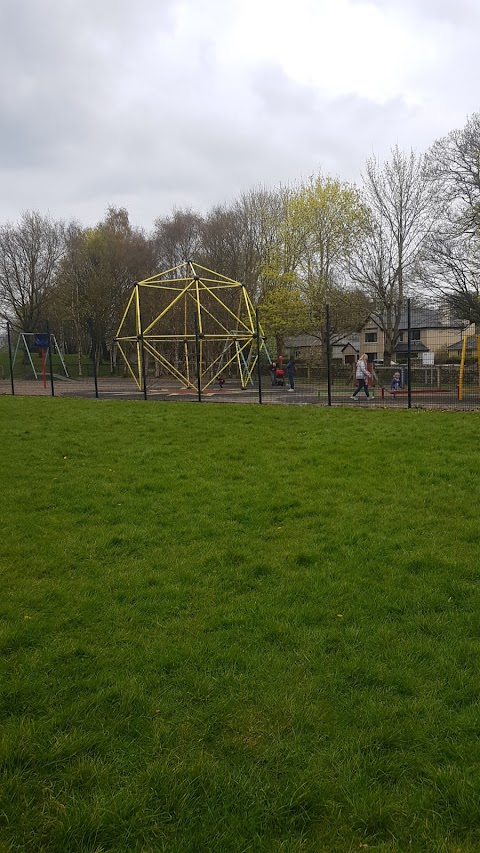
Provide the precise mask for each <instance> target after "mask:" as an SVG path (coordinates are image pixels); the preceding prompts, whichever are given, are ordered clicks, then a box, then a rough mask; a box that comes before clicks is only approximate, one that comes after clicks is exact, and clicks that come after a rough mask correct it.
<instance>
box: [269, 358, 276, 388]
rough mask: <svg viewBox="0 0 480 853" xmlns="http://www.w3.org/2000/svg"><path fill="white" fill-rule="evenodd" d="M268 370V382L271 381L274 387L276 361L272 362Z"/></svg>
mask: <svg viewBox="0 0 480 853" xmlns="http://www.w3.org/2000/svg"><path fill="white" fill-rule="evenodd" d="M269 370H270V380H271V383H272V386H273V385H276V384H277V362H276V361H272V363H271V365H270V367H269Z"/></svg>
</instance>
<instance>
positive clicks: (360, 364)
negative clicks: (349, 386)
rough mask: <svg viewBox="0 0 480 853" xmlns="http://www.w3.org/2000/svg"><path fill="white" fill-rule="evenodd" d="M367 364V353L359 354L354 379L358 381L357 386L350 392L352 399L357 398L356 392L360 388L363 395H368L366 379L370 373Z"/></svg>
mask: <svg viewBox="0 0 480 853" xmlns="http://www.w3.org/2000/svg"><path fill="white" fill-rule="evenodd" d="M367 364H368V355H367V353H364V354H363V355H361V356H360V358H359V359H358V361H357V368H356V370H355V379H356V380H357V382H358V386H357V388H355V391H354V392H353V394H352V400H356V399H357V394H358V392H359V391H361V390H362V388H363V390H364V391H365V395H366V397H367V399H368V398H369V397H370V395H369V393H368V380H369V379H370V378H371V376H372V374H371V373H370V371H369V370H368V368H367Z"/></svg>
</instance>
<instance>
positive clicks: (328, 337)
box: [325, 305, 332, 406]
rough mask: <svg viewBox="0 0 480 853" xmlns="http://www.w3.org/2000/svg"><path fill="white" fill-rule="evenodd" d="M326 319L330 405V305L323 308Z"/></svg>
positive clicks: (329, 395) (330, 397)
mask: <svg viewBox="0 0 480 853" xmlns="http://www.w3.org/2000/svg"><path fill="white" fill-rule="evenodd" d="M325 319H326V334H325V338H326V341H325V343H326V346H327V398H328V405H329V406H331V405H332V359H331V352H330V305H326V306H325Z"/></svg>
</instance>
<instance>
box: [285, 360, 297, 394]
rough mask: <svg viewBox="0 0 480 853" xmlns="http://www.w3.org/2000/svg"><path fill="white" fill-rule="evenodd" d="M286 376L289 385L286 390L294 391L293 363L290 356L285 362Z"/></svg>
mask: <svg viewBox="0 0 480 853" xmlns="http://www.w3.org/2000/svg"><path fill="white" fill-rule="evenodd" d="M287 376H288V381H289V383H290V388H289V389H288V390H289V391H293V390H294V389H295V361H294V359H293V356H290V358H289V359H288V361H287Z"/></svg>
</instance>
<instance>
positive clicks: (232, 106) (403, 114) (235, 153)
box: [0, 0, 479, 227]
mask: <svg viewBox="0 0 480 853" xmlns="http://www.w3.org/2000/svg"><path fill="white" fill-rule="evenodd" d="M189 2H193V0H187V2H186V3H185V4H184V8H187V9H188V5H189ZM212 2H213V0H212ZM378 2H379V3H382V5H384V6H385V8H387V6H388V5H389V4H390V5H391V7H393V6H394V7H395V8H400V7H399V0H378ZM405 2H410V0H405ZM411 2H412V6H411V8H412V10H413V9H414V6H413V0H411ZM440 5H441V9H440V11H439V13H438V15H437V17H436V20H439V19H440V17H439V16H440V15H442V16H443V17H442V20H445V16H447V14H448V15H450V12H451V10H452V8H453V4H452V3H450V2H448V0H441V4H439V3H437V2H435V8H440ZM176 7H177V3H176V0H168V2H166V0H163V2H159V0H140V2H139V3H137V4H132V3H131V2H130V0H128V2H127V0H102V2H100V3H99V2H95V3H94V2H93V0H83V2H81V3H79V2H78V0H42V2H41V3H39V2H38V0H15V2H13V0H3V3H2V4H1V6H0V69H1V73H2V79H3V80H5V81H8V85H4V86H2V87H1V89H0V116H1V132H0V182H1V186H2V194H1V199H0V220H2V219H5V218H9V219H13V218H16V217H17V216H19V215H20V213H21V211H22V210H24V209H39V210H42V211H50V212H51V213H52V215H59V216H62V217H66V218H71V217H78V218H80V219H81V220H82V221H87V222H92V221H97V220H98V219H99V218H101V216H102V215H103V213H104V211H105V209H106V206H107V204H108V203H109V202H112V203H115V204H123V205H125V206H127V207H128V209H129V210H130V212H131V215H132V220H133V221H137V222H138V223H139V224H143V225H145V226H146V227H150V226H151V224H152V222H153V220H154V218H155V217H156V216H158V215H161V214H165V213H168V212H170V210H171V209H172V208H173V207H174V206H176V207H182V206H187V205H189V206H192V207H194V208H196V209H198V210H206V209H208V207H209V206H211V205H213V204H216V203H222V202H223V201H228V200H232V199H233V198H235V197H236V196H237V195H238V194H239V193H240V192H242V191H244V190H248V189H249V188H251V187H252V186H256V185H259V184H267V185H274V184H276V183H278V182H280V181H282V182H287V181H295V180H296V179H299V178H301V177H306V176H308V175H309V174H311V173H312V172H315V171H317V170H318V169H320V168H321V169H322V170H323V171H324V172H325V173H330V174H335V175H338V176H340V177H342V178H344V179H348V180H356V179H358V177H359V174H360V171H361V169H362V167H363V164H364V162H365V158H366V157H367V156H369V155H370V154H372V153H373V152H375V153H378V154H379V155H380V156H382V155H384V154H385V155H387V154H388V151H389V149H390V147H391V146H392V145H394V144H395V143H397V142H398V143H399V144H400V145H402V146H404V147H408V146H410V145H413V146H414V147H416V148H423V147H426V146H427V145H429V144H430V143H431V142H433V140H434V139H435V138H436V137H437V136H440V135H443V134H444V133H446V132H448V131H449V130H450V129H452V128H453V127H454V126H457V125H458V126H461V125H462V124H463V123H464V120H465V113H466V112H468V111H471V110H472V104H474V107H473V108H477V106H476V100H475V99H476V97H477V96H476V77H478V70H479V60H478V59H477V58H476V53H478V51H476V52H475V49H474V34H475V30H473V29H472V28H470V29H466V30H465V32H462V37H461V39H460V37H459V39H458V43H455V44H453V45H452V57H451V58H450V60H449V62H448V63H447V64H446V65H445V66H444V67H443V68H441V69H440V70H439V69H438V67H435V68H432V70H431V71H430V70H429V69H427V70H426V72H425V75H424V77H423V78H422V81H420V82H419V84H418V85H419V88H420V89H421V90H422V98H421V102H420V104H419V105H418V106H412V105H408V104H406V103H405V102H404V101H403V100H402V99H401V98H400V97H399V98H394V99H391V100H390V101H388V102H387V103H384V104H378V103H373V102H371V101H369V100H368V99H366V98H361V97H359V96H357V95H355V94H353V93H352V94H351V95H348V96H345V97H342V98H336V99H331V100H326V99H325V98H322V97H321V96H320V94H319V92H318V91H316V90H315V88H314V87H312V86H305V85H300V84H299V83H296V82H294V81H292V80H290V79H289V78H288V77H287V76H286V75H285V73H284V72H283V70H282V68H281V67H280V66H278V65H275V64H273V63H269V64H266V63H263V64H261V65H260V66H257V67H256V68H254V69H253V70H252V69H251V68H250V69H249V70H248V71H246V70H245V71H243V72H240V73H237V71H236V70H235V71H232V70H231V69H230V70H229V71H228V73H230V74H232V77H231V79H229V78H224V76H223V75H224V69H219V68H218V67H216V65H215V59H214V55H215V53H214V50H213V46H214V40H215V28H214V27H212V28H206V29H205V31H202V32H200V33H198V34H195V36H194V39H193V40H192V41H191V42H189V43H188V44H184V43H182V42H178V41H177V40H176V32H175V14H174V13H175V9H176ZM401 8H404V6H403V3H402V7H401ZM455 8H456V9H457V10H458V9H459V8H460V9H461V10H462V9H463V13H462V14H465V15H466V14H467V13H468V14H470V13H472V14H473V7H472V4H471V3H468V2H467V0H463V2H460V3H459V4H455ZM442 10H443V11H442ZM221 14H222V15H227V14H228V11H226V9H225V4H222V6H221ZM417 14H418V16H419V20H422V21H426V20H427V19H426V18H425V15H427V14H428V15H432V16H433V15H434V4H433V0H432V2H431V3H430V2H428V3H424V4H422V6H421V12H420V11H419V10H417ZM469 20H473V19H471V18H470V19H469ZM213 23H214V22H213ZM458 25H459V24H458V21H457V23H456V26H458ZM406 61H408V58H407V59H406ZM475 72H476V73H475ZM225 73H227V72H225ZM379 73H381V69H380V72H379Z"/></svg>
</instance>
